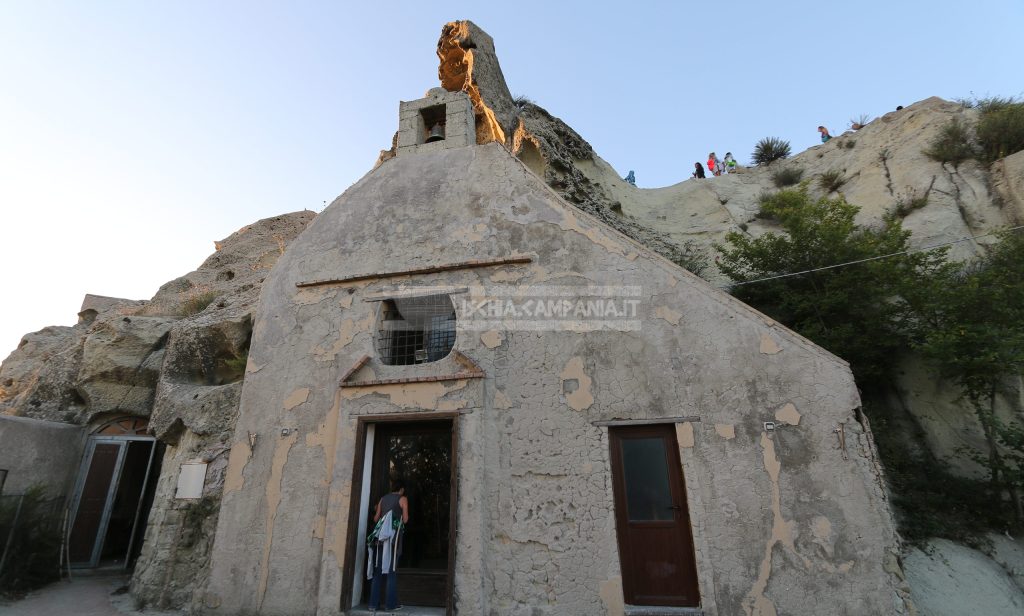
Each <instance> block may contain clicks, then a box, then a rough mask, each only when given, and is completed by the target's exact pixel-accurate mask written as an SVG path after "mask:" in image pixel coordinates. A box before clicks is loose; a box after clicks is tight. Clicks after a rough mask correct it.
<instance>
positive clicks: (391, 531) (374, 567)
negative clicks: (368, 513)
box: [366, 479, 409, 612]
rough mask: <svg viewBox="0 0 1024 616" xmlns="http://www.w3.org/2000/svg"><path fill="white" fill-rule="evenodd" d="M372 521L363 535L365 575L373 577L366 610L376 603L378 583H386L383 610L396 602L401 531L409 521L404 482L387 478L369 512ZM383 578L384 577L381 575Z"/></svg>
mask: <svg viewBox="0 0 1024 616" xmlns="http://www.w3.org/2000/svg"><path fill="white" fill-rule="evenodd" d="M373 521H374V523H375V524H376V526H374V528H373V532H372V533H370V536H369V537H367V538H366V543H367V546H366V547H367V550H366V552H367V556H368V557H369V558H368V560H367V563H366V579H371V578H372V579H373V583H372V584H371V586H370V604H369V607H370V611H372V612H376V611H377V607H378V606H380V591H381V586H382V585H386V586H387V592H386V593H385V596H386V598H385V602H384V604H385V608H384V609H385V610H387V611H389V612H390V611H394V610H397V609H399V608H400V607H401V606H400V605H398V557H399V556H401V554H402V545H401V541H402V531H403V530H404V529H405V525H406V524H408V523H409V499H408V498H406V496H405V482H403V481H402V480H401V479H393V480H392V481H391V492H390V493H388V494H385V495H384V496H382V497H381V499H380V500H379V501H377V511H376V513H374V514H373ZM384 578H386V579H384Z"/></svg>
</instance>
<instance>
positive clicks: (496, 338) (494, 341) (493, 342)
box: [480, 329, 505, 349]
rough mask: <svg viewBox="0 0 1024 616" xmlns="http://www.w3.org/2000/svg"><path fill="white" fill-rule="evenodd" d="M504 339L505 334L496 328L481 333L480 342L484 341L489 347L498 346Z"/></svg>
mask: <svg viewBox="0 0 1024 616" xmlns="http://www.w3.org/2000/svg"><path fill="white" fill-rule="evenodd" d="M504 341H505V336H504V335H503V334H502V333H501V332H499V331H498V330H496V329H492V330H488V331H485V332H484V333H482V334H480V342H482V343H483V344H484V346H485V347H487V348H488V349H494V348H497V347H498V346H500V345H501V343H502V342H504Z"/></svg>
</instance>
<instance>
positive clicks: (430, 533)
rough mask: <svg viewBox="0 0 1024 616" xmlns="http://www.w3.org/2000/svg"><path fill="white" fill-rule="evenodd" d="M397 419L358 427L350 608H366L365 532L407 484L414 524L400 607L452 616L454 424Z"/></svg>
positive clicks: (401, 572) (405, 549) (402, 567)
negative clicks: (394, 486) (398, 486)
mask: <svg viewBox="0 0 1024 616" xmlns="http://www.w3.org/2000/svg"><path fill="white" fill-rule="evenodd" d="M404 419H405V421H402V420H398V421H396V420H395V419H394V418H385V419H382V420H377V419H373V420H371V419H367V420H366V421H365V422H361V430H360V434H361V438H360V445H361V448H360V451H357V462H358V463H359V464H357V468H356V473H357V475H356V477H355V480H356V481H355V482H354V485H353V488H354V490H353V494H358V495H359V496H360V498H359V503H358V509H357V512H358V514H357V515H355V516H353V525H352V528H351V530H350V533H352V535H353V537H352V538H353V539H354V541H353V543H354V544H355V545H354V546H353V547H354V548H355V549H353V550H351V552H350V553H351V555H352V558H351V560H350V561H349V562H350V563H352V565H351V566H350V568H349V571H348V576H347V577H348V579H349V580H350V589H349V591H348V592H347V593H346V598H347V601H346V603H347V604H348V606H350V607H356V606H359V605H366V604H367V601H368V599H369V595H370V582H369V580H367V579H366V545H365V540H366V535H367V534H368V533H369V531H370V530H372V529H373V515H374V511H375V509H376V505H377V502H378V501H379V500H380V498H381V496H383V495H384V494H386V493H387V492H388V491H389V489H390V482H391V480H393V479H399V478H400V479H402V480H403V481H404V483H405V486H406V492H405V495H406V497H407V498H408V500H409V523H408V525H407V527H406V530H405V535H404V537H403V539H402V543H401V554H400V556H399V558H398V569H397V573H398V602H399V603H400V604H402V605H407V606H421V607H440V608H444V609H445V610H446V611H447V612H448V613H451V609H452V601H451V592H452V581H453V578H452V576H453V572H454V563H455V526H456V525H455V521H456V520H455V518H456V506H457V502H456V501H457V494H456V489H455V487H456V484H455V477H456V472H457V463H456V455H455V452H456V445H457V428H456V425H457V423H456V422H457V420H456V419H454V418H452V417H451V416H443V417H438V418H435V419H430V420H423V419H416V420H412V421H410V420H409V418H408V417H406V418H404Z"/></svg>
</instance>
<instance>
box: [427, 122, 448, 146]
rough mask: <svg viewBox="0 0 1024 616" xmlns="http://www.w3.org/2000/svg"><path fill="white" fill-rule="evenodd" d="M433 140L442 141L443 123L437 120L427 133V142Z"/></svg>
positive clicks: (432, 141)
mask: <svg viewBox="0 0 1024 616" xmlns="http://www.w3.org/2000/svg"><path fill="white" fill-rule="evenodd" d="M435 141H444V124H441V123H440V122H438V123H437V124H434V126H433V127H432V128H431V129H430V134H429V135H427V143H434V142H435Z"/></svg>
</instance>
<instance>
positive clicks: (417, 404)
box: [341, 379, 469, 411]
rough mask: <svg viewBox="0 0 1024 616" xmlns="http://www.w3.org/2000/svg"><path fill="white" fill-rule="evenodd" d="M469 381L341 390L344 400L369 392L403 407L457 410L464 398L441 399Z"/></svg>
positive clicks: (359, 396)
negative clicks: (449, 383)
mask: <svg viewBox="0 0 1024 616" xmlns="http://www.w3.org/2000/svg"><path fill="white" fill-rule="evenodd" d="M468 383H469V381H468V380H466V379H460V380H458V381H454V384H453V385H450V386H449V385H448V384H447V383H442V382H432V383H403V384H400V385H375V386H373V387H358V388H346V389H343V390H342V392H341V395H342V397H343V398H344V399H345V400H358V399H359V398H362V397H364V396H368V395H370V394H380V395H382V396H387V398H388V399H389V400H390V401H391V404H394V405H395V406H399V407H402V408H405V409H408V408H414V409H425V410H435V411H457V410H459V409H462V408H465V407H466V404H468V402H467V401H466V400H441V398H443V397H444V396H446V395H448V394H450V393H452V392H455V391H459V390H461V389H465V387H466V385H467V384H468Z"/></svg>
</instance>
